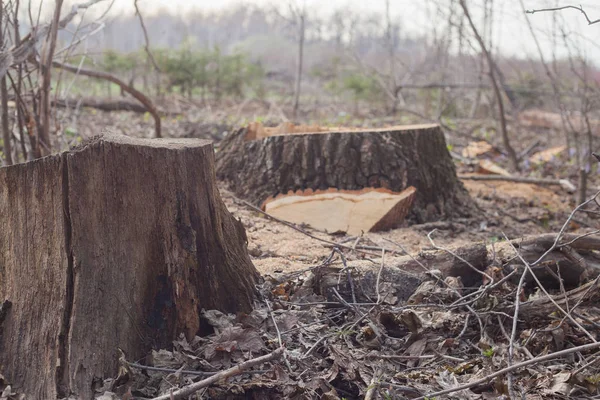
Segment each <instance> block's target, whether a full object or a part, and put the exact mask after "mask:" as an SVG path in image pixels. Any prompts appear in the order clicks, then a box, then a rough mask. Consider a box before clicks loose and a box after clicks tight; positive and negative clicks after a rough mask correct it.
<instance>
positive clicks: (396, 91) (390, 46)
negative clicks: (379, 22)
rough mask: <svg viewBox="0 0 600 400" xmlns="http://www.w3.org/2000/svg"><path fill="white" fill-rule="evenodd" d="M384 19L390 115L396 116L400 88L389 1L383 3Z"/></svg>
mask: <svg viewBox="0 0 600 400" xmlns="http://www.w3.org/2000/svg"><path fill="white" fill-rule="evenodd" d="M385 19H386V32H385V34H386V37H387V42H388V43H387V44H388V57H389V58H390V61H389V62H390V80H391V84H392V87H393V88H394V98H393V99H392V106H391V107H390V114H391V115H394V114H396V111H398V96H399V95H400V88H399V86H398V82H397V80H396V54H395V53H396V52H395V51H394V50H395V49H394V36H393V32H392V17H391V15H390V0H386V1H385Z"/></svg>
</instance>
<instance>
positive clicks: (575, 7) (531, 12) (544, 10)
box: [525, 6, 600, 25]
mask: <svg viewBox="0 0 600 400" xmlns="http://www.w3.org/2000/svg"><path fill="white" fill-rule="evenodd" d="M569 8H572V9H574V10H577V11H579V12H580V13H582V14H583V16H584V17H585V19H586V21H587V23H588V25H593V24H597V23H598V22H600V18H598V19H596V20H593V21H592V20H591V19H590V17H588V15H587V13H586V12H585V10H584V9H583V7H582V6H579V7H577V6H563V7H554V8H540V9H537V10H525V13H527V14H535V13H538V12H546V11H562V10H567V9H569Z"/></svg>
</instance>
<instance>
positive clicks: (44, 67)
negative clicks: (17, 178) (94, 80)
mask: <svg viewBox="0 0 600 400" xmlns="http://www.w3.org/2000/svg"><path fill="white" fill-rule="evenodd" d="M62 5H63V0H56V2H55V6H54V15H53V17H52V22H51V25H50V33H49V34H48V37H47V38H46V42H45V44H44V47H43V49H42V55H41V60H40V73H41V75H42V78H41V84H40V116H41V123H42V125H41V126H40V145H41V150H42V154H49V153H50V151H51V147H52V144H51V143H50V107H51V105H50V90H51V88H50V85H51V84H52V59H53V58H54V50H55V49H56V38H57V36H58V24H59V22H60V13H61V10H62Z"/></svg>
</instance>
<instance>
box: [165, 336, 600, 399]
mask: <svg viewBox="0 0 600 400" xmlns="http://www.w3.org/2000/svg"><path fill="white" fill-rule="evenodd" d="M598 347H600V342H596V343H589V344H584V345H582V346H577V347H571V348H570V349H566V350H561V351H557V352H554V353H550V354H546V355H545V356H541V357H535V358H532V359H531V360H526V361H523V362H520V363H518V364H514V365H511V366H510V367H506V368H503V369H501V370H499V371H496V372H494V373H492V374H489V375H487V376H485V377H484V378H481V379H479V380H476V381H473V382H469V383H467V384H464V385H460V386H457V387H453V388H451V389H445V390H441V391H439V392H435V393H430V394H428V395H426V396H421V397H418V398H417V399H415V400H425V399H427V398H429V399H431V398H433V397H437V396H443V395H446V394H449V393H454V392H459V391H461V390H465V389H470V388H472V387H475V386H479V385H483V384H485V383H488V382H489V381H491V380H492V379H494V378H496V377H498V376H502V375H504V374H507V373H509V372H512V371H516V370H518V369H521V368H524V367H528V366H530V365H534V364H539V363H542V362H544V361H549V360H553V359H555V358H558V357H562V356H566V355H569V354H573V353H577V352H580V351H586V350H593V349H596V348H598ZM165 400H168V397H166V398H165Z"/></svg>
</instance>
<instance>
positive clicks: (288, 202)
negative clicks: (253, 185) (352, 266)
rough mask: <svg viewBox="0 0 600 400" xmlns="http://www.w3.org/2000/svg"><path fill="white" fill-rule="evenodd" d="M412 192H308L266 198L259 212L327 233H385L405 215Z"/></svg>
mask: <svg viewBox="0 0 600 400" xmlns="http://www.w3.org/2000/svg"><path fill="white" fill-rule="evenodd" d="M415 192H416V189H415V188H414V187H412V186H411V187H409V188H408V189H406V190H404V191H402V192H401V193H394V192H392V191H390V190H387V189H381V188H379V189H374V188H366V189H362V190H337V189H330V190H317V191H313V190H311V189H309V190H304V191H298V192H296V193H288V194H287V195H279V196H277V197H276V198H274V199H268V200H267V201H265V203H264V204H263V207H262V209H263V210H264V211H266V212H267V213H269V214H270V215H273V216H274V217H277V218H280V219H282V220H284V221H288V222H293V223H297V224H307V225H310V226H312V227H313V228H316V229H321V230H324V231H327V232H331V233H333V232H346V233H348V234H351V235H356V234H360V233H361V232H377V231H385V230H389V229H392V228H395V227H397V226H399V225H400V224H401V223H402V221H404V218H405V217H406V215H407V214H408V212H409V210H410V207H411V205H412V202H413V200H414V197H415Z"/></svg>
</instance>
